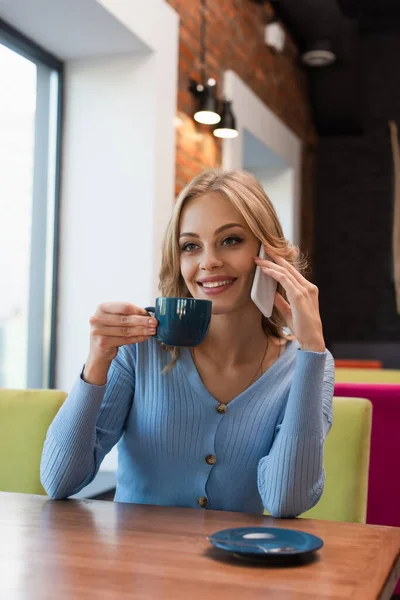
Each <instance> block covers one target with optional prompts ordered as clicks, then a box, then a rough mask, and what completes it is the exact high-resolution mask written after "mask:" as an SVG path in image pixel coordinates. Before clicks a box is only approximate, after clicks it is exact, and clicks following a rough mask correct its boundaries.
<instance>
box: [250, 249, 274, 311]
mask: <svg viewBox="0 0 400 600" xmlns="http://www.w3.org/2000/svg"><path fill="white" fill-rule="evenodd" d="M258 256H259V257H260V258H262V259H264V260H272V259H271V258H270V257H269V256H268V255H267V254H266V253H265V250H264V246H263V244H261V246H260V252H259V253H258ZM277 285H278V284H277V281H276V280H275V279H274V278H273V277H270V276H269V275H266V274H265V273H263V272H262V271H261V268H260V267H259V266H258V265H257V266H256V270H255V273H254V280H253V285H252V288H251V293H250V296H251V299H252V300H253V302H254V304H255V305H256V306H257V308H258V309H259V310H260V311H261V312H262V314H263V315H264V317H267V318H269V317H270V316H271V315H272V310H273V308H274V300H275V293H276V288H277Z"/></svg>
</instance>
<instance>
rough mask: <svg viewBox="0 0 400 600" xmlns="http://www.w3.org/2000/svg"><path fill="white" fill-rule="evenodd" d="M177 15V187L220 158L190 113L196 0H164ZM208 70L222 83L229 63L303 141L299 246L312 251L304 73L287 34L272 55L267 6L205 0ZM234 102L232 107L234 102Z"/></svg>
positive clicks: (216, 144) (311, 141) (248, 0)
mask: <svg viewBox="0 0 400 600" xmlns="http://www.w3.org/2000/svg"><path fill="white" fill-rule="evenodd" d="M168 1H169V4H170V5H171V6H172V7H173V8H174V9H175V10H176V11H177V12H178V14H179V15H180V45H179V90H178V115H177V130H176V132H177V147H176V193H179V191H180V190H181V189H182V187H183V186H184V185H185V184H186V183H187V182H188V181H189V180H190V179H191V178H192V177H194V176H195V175H196V174H198V173H200V172H201V171H203V170H205V169H207V168H209V167H215V166H220V164H221V142H220V141H219V140H217V139H216V138H215V137H214V136H213V135H212V131H211V129H210V128H209V127H207V126H202V125H199V124H197V123H196V122H195V121H194V120H193V118H192V115H193V110H194V107H195V101H194V99H193V97H192V95H191V94H190V93H189V91H188V89H187V88H188V82H189V78H191V77H192V78H194V79H198V78H199V70H198V69H199V56H200V7H201V1H200V0H168ZM207 9H208V10H207V34H206V46H207V56H206V64H207V75H208V76H210V77H211V76H212V77H214V78H215V79H216V80H217V82H221V83H222V79H223V73H224V71H227V70H228V69H232V70H233V71H235V72H236V73H237V75H239V77H241V79H243V81H245V82H246V84H247V85H248V86H249V87H250V88H251V89H252V90H253V91H254V92H255V93H256V94H257V95H258V96H259V97H260V98H261V100H262V101H263V102H265V104H266V105H267V106H268V107H269V108H270V109H271V110H272V111H273V112H274V113H275V114H276V115H277V116H278V117H280V118H281V119H282V121H284V122H285V123H286V124H287V125H288V127H290V129H292V130H293V131H294V132H295V133H296V134H297V135H298V136H299V137H300V138H301V139H302V140H303V141H304V143H305V152H304V160H303V195H302V248H303V249H304V250H307V251H308V252H309V254H310V255H312V246H313V181H314V174H313V169H314V154H315V151H314V146H315V132H314V128H313V124H312V117H311V112H310V107H309V101H308V89H307V76H306V74H305V72H304V71H303V70H302V68H301V67H299V64H298V57H297V52H296V47H295V45H294V43H293V42H292V41H291V40H290V39H289V40H288V42H287V44H286V47H285V50H284V52H283V53H282V54H280V55H274V54H273V53H272V52H271V50H270V49H269V48H268V47H267V46H266V45H265V44H264V40H263V37H264V19H265V18H266V17H268V16H269V15H271V14H272V12H271V11H272V9H271V8H270V7H269V6H268V5H266V6H265V7H264V8H263V7H261V6H259V5H257V4H255V3H254V2H252V0H208V3H207ZM233 108H234V107H233Z"/></svg>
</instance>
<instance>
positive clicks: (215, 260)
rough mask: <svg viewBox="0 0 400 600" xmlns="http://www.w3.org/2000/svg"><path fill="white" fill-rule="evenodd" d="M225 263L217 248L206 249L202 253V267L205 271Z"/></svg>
mask: <svg viewBox="0 0 400 600" xmlns="http://www.w3.org/2000/svg"><path fill="white" fill-rule="evenodd" d="M222 265H223V261H222V260H221V258H220V257H219V256H218V254H217V252H216V251H215V249H209V250H204V252H203V253H202V257H201V261H200V268H201V269H203V270H204V271H211V270H212V269H216V268H218V267H221V266H222Z"/></svg>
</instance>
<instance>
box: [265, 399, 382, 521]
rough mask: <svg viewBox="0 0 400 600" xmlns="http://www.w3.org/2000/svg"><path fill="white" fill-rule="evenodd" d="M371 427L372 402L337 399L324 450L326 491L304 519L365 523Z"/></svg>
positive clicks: (334, 400) (305, 514)
mask: <svg viewBox="0 0 400 600" xmlns="http://www.w3.org/2000/svg"><path fill="white" fill-rule="evenodd" d="M371 424H372V403H371V402H370V401H369V400H365V399H364V398H333V424H332V427H331V430H330V432H329V433H328V437H327V438H326V442H325V448H324V468H325V486H324V491H323V493H322V496H321V498H320V500H319V502H318V503H317V504H316V505H315V506H313V508H311V509H310V510H307V511H306V512H305V513H303V514H302V515H300V517H302V518H306V519H323V520H325V521H349V522H353V523H365V521H366V516H367V497H368V469H369V452H370V442H371ZM264 514H266V515H268V514H269V513H268V511H264Z"/></svg>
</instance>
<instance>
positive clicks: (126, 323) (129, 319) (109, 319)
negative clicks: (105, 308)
mask: <svg viewBox="0 0 400 600" xmlns="http://www.w3.org/2000/svg"><path fill="white" fill-rule="evenodd" d="M90 324H91V325H94V326H101V325H104V326H108V327H143V328H145V327H148V326H152V325H153V326H156V325H157V319H155V318H154V317H149V315H147V314H146V316H143V317H142V316H139V315H123V314H120V313H106V312H99V313H97V312H96V313H95V314H94V315H93V316H92V317H91V318H90Z"/></svg>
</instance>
